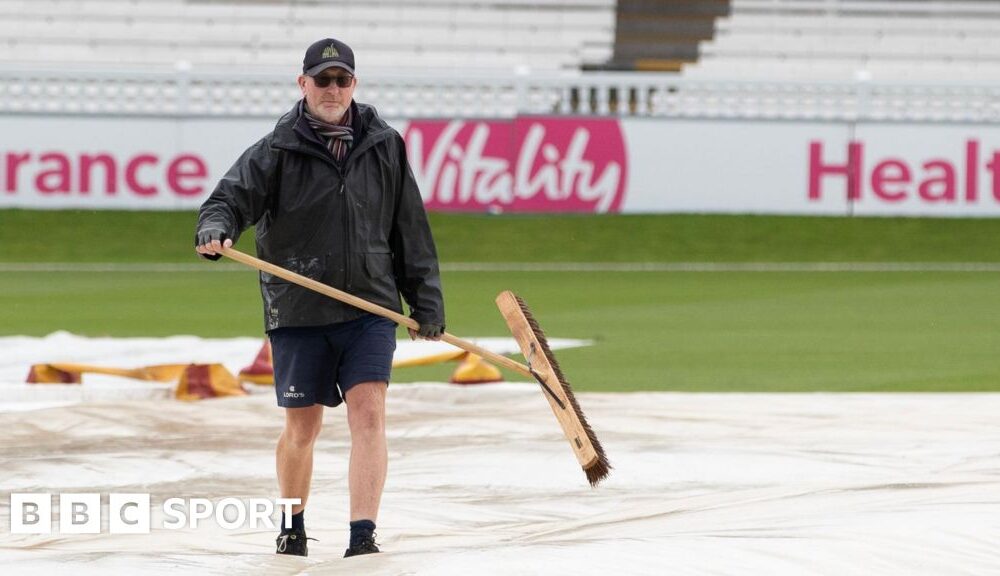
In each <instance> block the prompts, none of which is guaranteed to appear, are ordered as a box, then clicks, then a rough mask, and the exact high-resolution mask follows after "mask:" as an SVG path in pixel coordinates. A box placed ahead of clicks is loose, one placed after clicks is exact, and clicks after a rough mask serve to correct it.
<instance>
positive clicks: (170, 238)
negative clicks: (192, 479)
mask: <svg viewBox="0 0 1000 576" xmlns="http://www.w3.org/2000/svg"><path fill="white" fill-rule="evenodd" d="M432 220H433V225H434V229H435V234H436V237H437V241H438V245H439V251H440V253H441V256H442V261H443V262H462V261H476V262H497V261H500V262H502V261H514V262H516V261H535V262H539V261H584V262H586V261H599V262H607V261H664V262H669V261H724V262H739V261H771V262H783V261H802V262H823V261H896V262H915V261H936V262H952V261H972V262H993V261H997V251H996V249H995V246H997V245H1000V243H998V241H1000V221H994V220H918V219H900V220H891V219H857V220H853V219H842V218H840V219H838V218H782V217H736V216H620V217H617V216H616V217H551V218H540V217H503V218H496V217H485V216H458V215H439V214H435V215H432ZM193 222H194V216H193V214H191V213H145V212H144V213H121V212H118V213H115V212H92V213H79V212H66V213H64V212H28V211H0V262H3V261H6V262H79V261H83V262H88V261H89V262H190V263H197V262H198V261H197V260H195V259H194V258H193V256H192V255H191V254H190V252H189V247H190V243H191V236H192V231H191V227H192V226H193ZM249 245H250V243H248V242H241V247H242V248H244V249H247V248H248V246H249ZM181 246H183V248H180V247H181ZM204 266H205V271H201V272H173V273H163V272H160V273H135V272H100V273H99V272H72V273H68V272H0V310H3V314H2V315H0V334H3V335H11V334H25V335H43V334H47V333H50V332H52V331H54V330H69V331H71V332H75V333H80V334H87V335H93V336H101V335H110V336H165V335H172V334H196V335H200V336H216V337H224V336H245V335H250V336H253V335H257V336H261V335H262V320H261V311H260V296H259V292H258V288H257V283H256V277H255V275H254V273H252V272H249V271H239V272H224V273H216V272H212V270H213V268H212V267H213V266H214V265H213V264H211V263H204ZM443 280H444V285H445V292H446V301H447V309H448V328H449V331H451V332H452V333H454V334H456V335H459V336H506V335H508V332H507V328H506V326H505V325H504V323H503V321H502V320H501V318H500V316H499V313H498V312H497V310H496V308H495V306H494V304H493V298H494V296H495V295H496V294H497V293H498V292H499V291H500V290H503V289H513V290H515V291H516V292H517V293H519V294H520V295H521V296H522V297H523V298H524V299H525V300H526V301H527V302H528V304H529V305H530V306H531V308H532V310H533V312H534V314H535V316H536V317H537V318H538V320H539V322H540V324H541V325H542V326H543V327H544V328H545V330H546V332H547V334H548V335H549V336H550V337H565V338H583V339H589V340H593V341H594V342H595V345H594V346H591V347H586V348H579V349H571V350H562V351H559V352H558V353H557V357H558V358H559V361H560V364H561V365H562V367H563V369H564V371H565V373H566V374H567V377H568V378H569V379H570V381H571V382H572V383H573V385H574V386H575V387H576V388H577V389H580V390H614V391H624V390H696V391H817V390H828V391H876V390H880V391H883V390H889V391H943V390H948V391H973V390H1000V355H997V354H996V351H997V350H998V349H1000V273H957V272H953V273H944V272H922V273H917V272H895V273H893V272H864V273H860V272H856V273H850V272H840V273H829V272H781V273H777V272H773V273H751V272H728V273H724V272H704V273H683V272H625V273H623V272H616V273H612V272H502V273H501V272H458V271H451V272H446V273H445V274H444V278H443ZM402 336H403V335H402V332H401V333H400V337H402ZM248 361H249V359H248ZM453 368H454V365H452V364H448V365H439V366H432V367H423V368H408V369H400V370H397V371H396V372H395V373H394V379H395V380H396V381H397V382H401V381H412V380H426V379H433V380H443V379H447V377H448V376H449V375H450V373H451V370H452V369H453ZM508 377H509V378H511V379H518V380H521V378H520V377H519V376H516V375H508Z"/></svg>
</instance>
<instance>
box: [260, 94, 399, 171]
mask: <svg viewBox="0 0 1000 576" xmlns="http://www.w3.org/2000/svg"><path fill="white" fill-rule="evenodd" d="M303 106H305V100H299V101H298V102H296V103H295V106H293V107H292V109H291V110H289V111H288V112H286V113H285V115H284V116H282V117H281V118H280V119H279V120H278V123H277V124H276V125H275V126H274V140H273V144H274V146H275V147H277V148H284V149H286V150H296V151H303V150H304V149H305V148H307V147H309V148H312V147H314V146H319V147H320V149H325V147H324V146H323V143H322V142H321V141H320V140H319V137H317V136H316V133H315V132H313V129H312V128H311V127H310V126H309V124H308V122H306V119H305V116H304V115H303V114H302V108H303ZM351 108H352V109H353V112H354V134H355V136H354V150H352V151H351V156H356V155H357V154H360V153H361V152H364V151H365V150H367V149H368V148H370V147H372V146H374V145H375V144H377V143H379V142H381V141H382V140H384V139H385V138H387V137H388V136H389V134H391V133H392V128H390V127H389V125H388V124H386V123H385V120H382V118H381V117H379V115H378V112H376V110H375V108H374V107H373V106H369V105H368V104H360V103H358V102H353V101H352V102H351ZM331 160H332V159H331Z"/></svg>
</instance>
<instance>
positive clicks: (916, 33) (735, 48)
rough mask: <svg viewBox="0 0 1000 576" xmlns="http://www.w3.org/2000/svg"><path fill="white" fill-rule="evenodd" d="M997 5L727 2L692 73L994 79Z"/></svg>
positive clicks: (998, 55)
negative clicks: (725, 11)
mask: <svg viewBox="0 0 1000 576" xmlns="http://www.w3.org/2000/svg"><path fill="white" fill-rule="evenodd" d="M998 29H1000V3H997V2H987V1H978V2H977V1H972V2H969V1H965V2H957V1H956V2H946V1H886V0H877V1H875V0H867V1H865V0H796V1H789V0H733V1H732V6H731V13H730V15H728V16H726V17H723V18H719V19H718V20H717V21H716V33H715V37H714V38H713V39H712V40H711V41H706V42H703V43H702V45H701V49H700V59H699V62H698V64H696V65H692V66H689V67H687V68H685V70H684V74H685V75H686V76H689V77H692V78H699V79H709V78H727V79H733V78H754V77H756V78H760V77H767V78H769V79H788V80H792V79H795V80H847V81H853V80H855V79H857V78H859V77H860V78H866V79H875V80H889V81H900V80H903V81H917V82H921V81H926V82H937V81H942V80H983V79H992V80H996V79H1000V38H998V37H997V35H996V31H997V30H998Z"/></svg>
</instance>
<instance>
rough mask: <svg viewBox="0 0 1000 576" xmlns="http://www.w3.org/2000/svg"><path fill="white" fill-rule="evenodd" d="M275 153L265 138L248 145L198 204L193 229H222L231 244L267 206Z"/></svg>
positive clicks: (273, 171) (273, 174)
mask: <svg viewBox="0 0 1000 576" xmlns="http://www.w3.org/2000/svg"><path fill="white" fill-rule="evenodd" d="M277 155H278V153H277V151H274V150H272V149H271V147H270V145H269V143H268V141H267V139H266V138H265V139H262V140H260V141H259V142H257V143H256V144H254V145H253V146H251V147H250V148H248V149H247V150H246V151H245V152H244V153H243V155H241V156H240V157H239V159H238V160H236V163H235V164H233V166H232V168H230V169H229V171H228V172H226V175H225V176H223V177H222V179H221V180H219V183H218V184H217V185H216V186H215V190H214V191H213V192H212V194H211V196H209V197H208V199H207V200H205V202H204V203H203V204H202V205H201V210H200V212H199V213H198V228H197V231H204V230H212V229H215V230H222V231H223V232H224V233H225V234H226V237H227V238H231V239H232V240H233V243H234V244H235V243H236V241H237V240H238V239H239V237H240V234H242V233H243V231H244V230H246V229H247V228H249V227H250V226H252V225H253V224H255V223H256V222H257V221H258V220H260V218H261V216H263V215H264V212H265V210H267V206H268V197H269V192H270V190H269V189H270V187H271V186H272V184H273V182H274V176H275V171H276V168H275V165H276V158H277ZM197 231H196V233H195V236H196V237H197ZM196 242H197V241H196Z"/></svg>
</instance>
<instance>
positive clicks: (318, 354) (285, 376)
mask: <svg viewBox="0 0 1000 576" xmlns="http://www.w3.org/2000/svg"><path fill="white" fill-rule="evenodd" d="M268 336H269V337H270V339H271V361H272V364H273V365H274V389H275V393H276V394H277V395H278V406H282V407H285V408H302V407H305V406H312V405H313V404H323V405H325V406H331V407H333V406H337V405H339V404H340V403H341V402H343V396H344V394H346V393H347V391H348V390H349V389H350V388H351V386H354V385H355V384H359V383H361V382H388V381H389V372H390V370H391V369H392V354H393V352H395V350H396V323H395V322H393V321H392V320H388V319H386V318H382V317H381V316H375V315H373V314H366V315H364V316H362V317H360V318H358V319H356V320H350V321H347V322H339V323H337V324H329V325H327V326H304V327H288V328H276V329H274V330H271V331H270V332H269V333H268Z"/></svg>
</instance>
